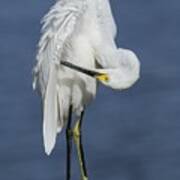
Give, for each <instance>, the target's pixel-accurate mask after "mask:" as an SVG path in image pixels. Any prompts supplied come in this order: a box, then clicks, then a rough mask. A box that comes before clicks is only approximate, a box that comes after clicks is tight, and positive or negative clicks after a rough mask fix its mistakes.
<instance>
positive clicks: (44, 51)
mask: <svg viewBox="0 0 180 180" xmlns="http://www.w3.org/2000/svg"><path fill="white" fill-rule="evenodd" d="M86 7H87V6H86V0H76V1H75V0H61V1H57V2H56V4H55V5H54V6H53V7H52V8H51V9H50V11H49V12H48V14H47V15H46V16H45V17H44V18H43V20H42V22H43V27H42V36H41V39H40V41H39V45H38V53H37V64H36V66H35V68H34V82H33V88H34V89H38V90H39V92H40V94H41V96H42V99H43V105H44V112H43V116H44V120H43V121H44V123H43V137H44V145H45V151H46V153H47V154H50V153H51V151H52V149H53V147H54V145H55V140H56V133H57V122H58V115H57V114H58V110H57V107H58V105H59V104H61V103H59V102H58V99H60V98H58V97H59V94H57V71H58V65H59V64H60V60H61V54H62V52H63V48H64V45H65V43H66V41H67V40H68V39H69V38H70V37H71V36H72V35H73V32H74V31H75V29H76V26H78V23H79V20H80V18H81V16H82V15H83V14H84V12H85V11H86ZM60 108H61V107H60ZM61 126H62V125H61Z"/></svg>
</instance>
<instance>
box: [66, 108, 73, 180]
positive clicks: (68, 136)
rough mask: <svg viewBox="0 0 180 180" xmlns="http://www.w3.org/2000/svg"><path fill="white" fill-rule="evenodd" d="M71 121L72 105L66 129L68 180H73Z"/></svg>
mask: <svg viewBox="0 0 180 180" xmlns="http://www.w3.org/2000/svg"><path fill="white" fill-rule="evenodd" d="M71 121H72V105H71V106H70V108H69V117H68V122H67V128H66V143H67V164H66V166H67V167H66V168H67V169H66V173H67V174H66V180H70V179H71V151H72V130H71Z"/></svg>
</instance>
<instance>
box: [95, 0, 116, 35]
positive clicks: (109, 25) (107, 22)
mask: <svg viewBox="0 0 180 180" xmlns="http://www.w3.org/2000/svg"><path fill="white" fill-rule="evenodd" d="M97 8H98V9H97V13H98V14H97V17H98V20H99V23H100V25H101V29H102V30H103V31H106V34H108V35H110V36H113V37H114V38H115V36H116V33H117V27H116V23H115V21H114V18H113V14H112V11H111V7H110V2H109V0H97Z"/></svg>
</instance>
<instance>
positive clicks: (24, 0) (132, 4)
mask: <svg viewBox="0 0 180 180" xmlns="http://www.w3.org/2000/svg"><path fill="white" fill-rule="evenodd" d="M53 3H54V1H53V0H43V1H42V0H41V1H40V0H37V1H29V0H13V1H11V2H10V1H5V0H1V1H0V22H1V25H0V58H1V60H0V122H1V125H0V179H1V180H12V179H13V180H16V179H17V180H60V179H61V180H63V179H65V136H64V132H63V134H61V137H60V138H58V142H57V146H56V148H55V150H54V151H53V153H52V155H51V156H50V157H47V156H46V155H45V154H44V150H43V144H42V115H41V103H40V98H39V97H38V96H37V93H34V92H33V91H32V87H31V81H32V66H33V65H34V64H35V54H36V44H37V42H38V40H39V36H40V33H39V32H40V23H39V22H40V19H41V17H42V16H43V15H44V14H45V13H46V12H47V11H48V9H49V7H50V6H51V5H52V4H53ZM111 4H112V9H113V13H114V15H115V19H116V22H117V25H118V27H119V33H118V37H117V43H118V46H120V47H125V48H130V49H133V50H134V51H135V52H136V53H137V54H138V56H139V58H140V61H141V64H142V66H141V68H142V71H141V79H140V81H139V82H138V83H137V84H136V85H135V86H134V87H133V88H131V89H129V90H127V91H124V92H121V93H120V92H116V91H113V90H110V89H108V88H105V87H102V86H101V87H100V89H99V90H98V94H97V99H96V100H95V101H94V102H93V103H92V104H91V105H90V107H89V108H88V110H87V112H86V115H85V123H84V126H83V130H84V144H85V151H86V156H87V162H88V169H89V174H90V179H93V180H100V179H106V180H170V179H171V180H179V179H180V53H179V50H180V49H179V48H180V38H179V33H180V1H179V0H171V1H170V0H158V1H157V0H151V1H144V0H136V1H132V0H112V1H111ZM76 160H77V159H76V158H75V160H74V161H73V176H74V178H73V179H79V173H78V170H79V169H78V165H77V161H76Z"/></svg>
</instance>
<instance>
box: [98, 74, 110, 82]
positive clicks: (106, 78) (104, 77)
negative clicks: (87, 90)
mask: <svg viewBox="0 0 180 180" xmlns="http://www.w3.org/2000/svg"><path fill="white" fill-rule="evenodd" d="M96 79H97V80H99V81H105V82H108V81H109V76H108V75H107V74H100V75H97V76H96Z"/></svg>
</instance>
